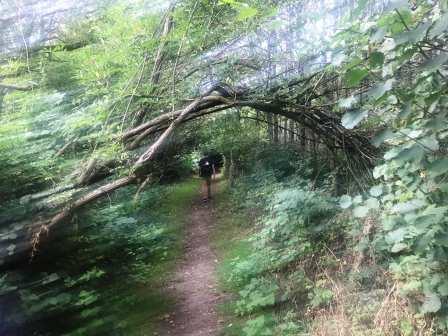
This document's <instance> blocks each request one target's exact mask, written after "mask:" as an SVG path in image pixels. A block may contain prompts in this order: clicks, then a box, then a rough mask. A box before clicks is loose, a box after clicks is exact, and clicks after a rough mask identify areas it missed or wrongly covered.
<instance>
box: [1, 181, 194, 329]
mask: <svg viewBox="0 0 448 336" xmlns="http://www.w3.org/2000/svg"><path fill="white" fill-rule="evenodd" d="M197 192H198V183H197V180H195V179H189V180H186V181H184V182H181V183H176V184H174V185H161V186H152V187H151V188H150V189H148V191H145V192H143V193H141V194H140V197H139V199H138V200H137V201H135V199H134V195H135V190H134V189H126V190H123V191H120V193H119V194H116V195H114V197H113V199H109V200H105V201H103V202H101V203H99V204H97V205H96V206H95V207H91V208H89V209H86V210H85V211H84V212H83V213H80V214H78V216H77V217H76V218H75V219H74V221H73V226H69V225H68V226H67V228H66V229H65V230H64V231H65V232H58V233H57V236H58V238H57V240H58V241H56V242H54V243H53V244H52V245H51V248H47V249H46V250H43V251H41V252H40V254H39V256H38V257H37V259H36V260H35V261H34V262H33V263H31V264H30V267H29V268H28V269H27V270H26V271H24V270H23V269H20V268H19V269H17V270H16V271H8V272H6V273H5V274H3V276H2V277H1V279H0V280H1V282H0V290H1V294H2V295H4V296H7V295H9V300H10V302H14V305H12V306H11V307H10V308H9V309H8V310H7V311H6V312H5V313H6V314H8V316H9V321H10V324H11V325H10V326H9V327H10V328H9V330H13V329H15V328H13V326H14V325H21V324H22V323H25V321H26V326H25V330H28V331H29V333H28V334H32V333H34V334H36V333H38V334H46V333H50V334H61V335H62V334H64V335H92V334H113V335H147V334H148V333H149V332H151V333H152V332H154V331H155V330H156V328H157V324H158V322H159V321H158V318H159V317H160V316H162V315H163V314H165V313H166V312H167V311H169V309H170V305H171V304H173V302H171V299H170V298H168V297H166V295H165V294H164V293H163V292H162V287H163V281H164V279H166V278H168V277H169V275H170V273H171V271H173V269H174V265H175V263H176V260H177V258H178V256H179V254H180V252H181V250H182V248H181V247H182V237H183V225H184V223H185V221H184V218H185V213H186V211H188V209H189V205H190V202H191V199H192V197H193V195H195V194H196V193H197ZM55 316H58V317H59V318H58V319H55ZM46 321H49V322H50V321H51V323H46ZM57 321H59V322H57ZM6 327H7V326H5V328H6ZM11 327H12V328H11ZM25 333H27V332H25Z"/></svg>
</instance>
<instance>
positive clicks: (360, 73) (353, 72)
mask: <svg viewBox="0 0 448 336" xmlns="http://www.w3.org/2000/svg"><path fill="white" fill-rule="evenodd" d="M368 74H369V72H368V71H367V70H366V69H362V68H354V69H350V70H348V71H347V72H346V73H345V81H346V82H347V84H348V85H349V86H356V85H358V84H359V83H360V82H361V81H362V80H363V79H364V78H365V77H366V76H367V75H368Z"/></svg>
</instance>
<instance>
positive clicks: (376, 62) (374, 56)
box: [369, 51, 384, 68]
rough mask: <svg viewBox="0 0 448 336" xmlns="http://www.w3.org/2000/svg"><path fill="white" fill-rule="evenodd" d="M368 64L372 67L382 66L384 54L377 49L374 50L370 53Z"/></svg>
mask: <svg viewBox="0 0 448 336" xmlns="http://www.w3.org/2000/svg"><path fill="white" fill-rule="evenodd" d="M369 64H370V66H371V67H372V68H376V67H379V66H382V65H383V64H384V54H383V53H382V52H379V51H374V52H373V53H371V54H370V57H369Z"/></svg>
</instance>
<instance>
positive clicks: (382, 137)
mask: <svg viewBox="0 0 448 336" xmlns="http://www.w3.org/2000/svg"><path fill="white" fill-rule="evenodd" d="M393 136H394V133H393V132H392V131H391V130H390V129H389V128H386V129H385V130H382V131H381V132H379V133H378V134H377V135H375V137H374V138H373V139H372V141H371V142H372V145H374V146H375V147H380V146H381V144H382V143H383V142H384V141H386V140H389V139H391V138H392V137H393Z"/></svg>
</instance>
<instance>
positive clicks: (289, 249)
mask: <svg viewBox="0 0 448 336" xmlns="http://www.w3.org/2000/svg"><path fill="white" fill-rule="evenodd" d="M309 167H310V166H309V163H307V161H306V160H304V161H303V162H302V163H301V164H298V170H297V173H296V174H293V175H291V174H290V175H289V176H287V177H282V174H278V172H275V171H272V170H270V169H258V170H256V172H255V173H251V174H246V175H243V176H241V177H240V178H239V179H238V180H237V182H236V184H235V186H234V187H233V188H229V187H228V186H226V188H229V190H228V195H226V196H221V197H220V198H219V209H220V211H222V212H223V213H222V214H221V215H220V217H219V219H218V227H217V229H216V234H215V236H216V238H215V241H216V243H215V244H216V246H217V250H218V254H219V255H220V257H221V261H220V268H219V269H220V281H221V287H222V288H223V289H224V290H225V291H227V294H228V296H227V300H226V303H225V304H223V307H222V314H223V316H224V318H225V319H226V326H225V328H224V330H223V332H222V335H226V336H230V335H235V336H236V335H247V336H256V335H282V336H283V335H328V336H329V335H359V336H364V335H414V334H417V333H418V334H419V335H430V334H431V335H433V334H434V333H431V332H433V330H432V328H431V322H430V320H426V319H424V318H421V317H419V316H418V315H415V314H414V313H413V311H412V309H411V306H410V303H409V301H408V300H407V299H406V298H403V297H402V296H400V294H399V291H398V287H397V283H396V281H395V280H394V278H393V277H392V276H391V274H390V272H389V271H388V270H387V265H386V264H383V263H382V260H377V259H376V257H375V255H376V253H377V251H374V250H372V248H370V249H369V248H366V246H363V242H364V241H365V238H366V237H365V235H366V234H369V233H368V232H367V233H366V232H363V230H365V227H366V223H365V222H362V221H359V220H358V219H356V218H353V217H352V216H351V214H350V213H349V212H347V211H344V210H343V209H341V207H340V206H339V198H338V197H334V196H332V190H331V186H330V185H329V184H328V183H327V181H328V180H331V178H330V176H329V175H328V174H323V176H322V177H321V178H320V179H319V180H318V181H317V183H316V181H315V179H314V178H311V175H310V171H311V170H310V169H309ZM366 221H375V218H373V217H371V218H369V219H366ZM232 237H233V238H232ZM364 244H365V242H364Z"/></svg>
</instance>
